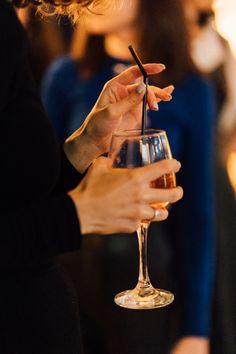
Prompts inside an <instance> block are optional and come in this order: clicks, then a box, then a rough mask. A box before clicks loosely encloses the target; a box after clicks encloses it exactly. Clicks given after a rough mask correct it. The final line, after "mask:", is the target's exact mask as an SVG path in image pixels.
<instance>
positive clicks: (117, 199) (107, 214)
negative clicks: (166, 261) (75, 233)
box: [69, 157, 183, 234]
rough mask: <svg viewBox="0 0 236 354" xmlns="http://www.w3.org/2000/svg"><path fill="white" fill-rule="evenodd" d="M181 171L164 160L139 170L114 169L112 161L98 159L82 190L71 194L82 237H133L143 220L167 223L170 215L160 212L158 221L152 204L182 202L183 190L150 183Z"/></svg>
mask: <svg viewBox="0 0 236 354" xmlns="http://www.w3.org/2000/svg"><path fill="white" fill-rule="evenodd" d="M179 169H180V163H179V162H177V161H176V160H162V161H160V162H157V163H154V164H151V165H147V166H145V167H139V168H135V169H118V168H117V169H113V168H111V165H110V160H109V159H107V158H103V157H100V158H98V159H97V160H96V161H95V162H94V163H93V165H92V166H91V167H90V168H89V170H88V173H87V174H86V176H85V177H84V178H83V180H82V182H81V183H80V184H79V185H78V187H77V188H75V189H74V190H72V191H71V192H69V196H70V197H71V198H72V200H73V201H74V204H75V207H76V210H77V213H78V217H79V220H80V227H81V232H82V234H90V233H96V234H111V233H118V232H125V233H131V232H134V231H135V230H137V228H138V227H139V226H140V223H141V221H142V220H152V221H159V220H164V219H166V218H167V216H168V211H167V210H166V209H159V212H158V213H157V215H156V219H155V220H154V219H153V218H154V215H155V212H154V209H153V208H152V207H151V206H150V204H153V203H156V202H167V201H168V202H170V203H174V202H176V201H177V200H179V199H180V198H182V195H183V191H182V188H181V187H177V188H172V189H154V188H151V187H150V182H151V181H154V180H155V179H157V178H159V177H161V176H163V175H164V174H167V173H171V172H174V173H176V172H178V170H179Z"/></svg>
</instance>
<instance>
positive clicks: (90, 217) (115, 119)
mask: <svg viewBox="0 0 236 354" xmlns="http://www.w3.org/2000/svg"><path fill="white" fill-rule="evenodd" d="M33 3H34V1H32V2H31V1H28V2H27V1H25V0H23V1H20V0H17V1H13V2H12V3H10V2H9V1H5V0H1V1H0V47H1V56H0V77H1V81H0V119H1V132H2V134H1V141H0V146H1V175H0V184H1V191H0V201H1V205H0V225H1V237H0V273H1V292H0V329H1V330H0V352H1V353H4V354H13V353H14V354H23V353H24V354H81V353H82V352H83V351H82V348H81V336H80V325H79V314H78V312H79V311H78V310H79V309H78V307H79V306H78V299H77V297H76V295H75V289H74V286H73V285H72V283H71V282H70V281H69V279H68V278H67V277H66V276H65V274H64V272H63V270H62V269H61V268H60V267H58V265H57V264H56V262H55V256H56V255H58V254H61V253H66V252H69V251H72V250H75V249H78V248H79V247H80V243H81V240H82V238H83V237H84V238H86V237H89V236H88V234H89V233H92V232H94V233H102V234H109V233H113V232H134V231H135V229H137V227H139V225H140V223H141V220H145V219H149V220H151V219H153V218H154V219H153V220H156V221H157V220H162V219H165V218H166V217H167V216H168V212H167V210H165V209H160V210H159V211H158V213H156V212H155V213H154V210H153V208H152V207H151V206H150V204H151V203H153V198H154V199H155V200H160V201H162V200H163V201H167V200H168V201H170V202H171V201H175V200H177V199H179V198H181V196H182V191H181V189H180V188H172V189H153V188H152V189H151V190H150V182H151V181H153V180H155V179H156V178H158V177H160V176H161V175H162V174H165V173H170V172H171V171H173V172H177V170H178V169H179V168H180V164H179V163H177V162H176V161H175V160H169V161H167V160H166V161H160V162H159V163H157V164H151V165H149V166H145V167H141V168H140V169H133V170H129V171H127V170H125V169H124V170H122V171H120V173H117V171H114V170H113V169H112V168H111V167H110V165H109V161H108V159H106V158H104V157H103V158H100V159H97V160H96V161H95V162H94V160H95V159H96V158H97V157H99V156H100V154H103V153H105V152H107V151H108V149H109V142H110V140H111V136H112V133H113V131H114V130H116V129H117V128H118V126H119V127H120V129H122V127H123V129H125V128H126V129H128V128H135V127H136V126H137V125H140V120H141V110H142V98H143V95H144V90H145V87H143V85H142V86H141V87H140V85H133V83H134V80H135V79H136V78H138V77H140V76H141V73H140V70H139V69H138V67H132V68H130V69H128V70H127V71H126V72H124V73H122V74H121V75H119V76H117V77H116V78H114V79H113V80H111V81H109V82H108V83H107V85H106V86H105V87H104V89H103V90H102V92H101V94H100V96H99V99H98V101H97V104H96V105H95V106H94V107H93V110H92V112H91V113H90V114H89V116H88V117H87V118H86V120H85V124H84V126H83V128H81V129H80V130H79V131H77V132H75V133H74V135H73V136H71V137H70V138H69V139H68V140H67V141H66V142H64V143H63V144H62V145H61V147H60V146H59V144H58V142H57V140H56V137H55V133H54V131H53V128H52V126H51V124H50V122H49V121H48V119H47V115H46V113H45V111H44V109H43V107H42V103H41V100H40V96H39V93H38V91H37V88H36V85H35V82H34V80H33V78H32V73H31V70H30V67H29V56H28V43H27V38H26V34H25V31H24V29H23V27H22V25H21V23H20V22H19V20H18V18H17V16H16V13H15V11H14V7H13V5H17V6H26V5H27V4H28V5H30V4H33ZM92 3H93V1H92V0H91V1H90V0H84V1H83V0H77V1H76V2H69V1H66V2H64V1H60V0H59V1H56V3H54V2H53V0H52V1H50V6H49V5H48V2H43V1H42V2H40V1H37V2H36V4H35V5H36V7H35V10H36V9H38V10H40V9H41V10H42V11H43V10H45V11H46V9H48V8H50V10H51V11H53V12H54V11H58V12H61V11H62V10H63V12H67V11H66V10H68V12H69V10H71V11H72V12H73V13H75V14H77V13H78V12H80V10H81V11H82V8H83V9H84V11H86V8H87V6H89V5H92ZM97 3H100V4H101V3H102V1H97ZM71 6H72V8H71ZM45 11H44V12H45ZM36 40H37V38H36ZM42 55H43V53H42ZM145 67H146V70H147V71H148V73H149V74H154V73H155V74H156V73H158V72H160V71H162V70H163V68H164V66H163V65H161V64H149V65H146V66H145ZM130 85H131V87H130ZM140 90H141V91H140ZM113 94H115V98H114V96H113ZM160 96H162V98H163V99H166V98H167V99H168V100H169V99H170V95H169V94H168V93H167V92H166V91H165V90H161V89H158V88H155V87H152V88H151V89H149V92H148V101H149V105H150V107H153V102H155V103H156V102H158V101H159V99H160V98H161V97H160ZM166 96H167V97H166ZM90 165H91V167H90V168H89V166H90ZM88 168H89V170H88V172H87V173H86V171H87V169H88ZM140 189H141V193H142V201H141V200H137V192H136V191H137V190H140ZM145 200H146V201H145ZM140 203H141V204H140ZM107 205H108V206H109V207H107ZM140 206H141V207H140ZM154 214H155V215H154ZM82 235H83V236H82ZM90 290H91V289H90Z"/></svg>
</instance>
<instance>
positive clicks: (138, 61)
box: [128, 45, 148, 135]
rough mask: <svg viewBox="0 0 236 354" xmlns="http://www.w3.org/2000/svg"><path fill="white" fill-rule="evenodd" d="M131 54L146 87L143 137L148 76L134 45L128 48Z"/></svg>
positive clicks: (145, 123) (145, 109)
mask: <svg viewBox="0 0 236 354" xmlns="http://www.w3.org/2000/svg"><path fill="white" fill-rule="evenodd" d="M128 48H129V50H130V53H131V54H132V57H133V58H134V61H135V63H136V64H137V65H138V67H139V69H140V71H141V73H142V74H143V82H144V84H145V86H146V90H145V94H144V96H143V107H142V135H144V133H145V129H146V125H147V108H146V106H147V91H148V74H147V72H146V70H145V69H144V66H143V64H142V62H141V60H140V58H139V57H138V55H137V53H136V52H135V50H134V48H133V47H132V45H129V46H128Z"/></svg>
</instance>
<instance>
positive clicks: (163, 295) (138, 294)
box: [114, 287, 174, 310]
mask: <svg viewBox="0 0 236 354" xmlns="http://www.w3.org/2000/svg"><path fill="white" fill-rule="evenodd" d="M147 290H148V291H147ZM114 300H115V303H116V304H117V305H119V306H121V307H125V308H127V309H133V310H150V309H155V308H159V307H164V306H167V305H169V304H171V303H172V302H173V301H174V295H173V294H172V293H171V292H170V291H167V290H162V289H155V288H153V287H151V288H149V289H146V290H145V292H143V291H140V289H137V288H135V289H132V290H126V291H122V292H121V293H119V294H117V295H116V296H115V298H114Z"/></svg>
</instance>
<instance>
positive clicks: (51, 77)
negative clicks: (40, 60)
mask: <svg viewBox="0 0 236 354" xmlns="http://www.w3.org/2000/svg"><path fill="white" fill-rule="evenodd" d="M75 73H76V64H75V63H74V62H73V60H72V59H71V57H70V56H69V55H66V56H63V57H60V58H59V59H57V60H56V61H54V62H53V63H52V64H51V65H50V66H49V68H48V69H47V71H46V73H45V75H44V77H43V80H42V90H43V91H44V90H46V89H48V88H49V87H50V88H52V87H54V88H55V89H57V90H61V89H62V88H63V87H65V86H67V85H68V84H71V80H72V79H73V78H74V77H75V76H76V75H75Z"/></svg>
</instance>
